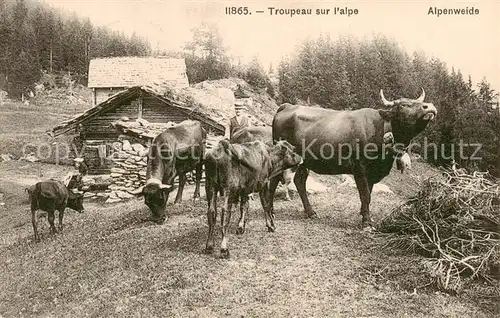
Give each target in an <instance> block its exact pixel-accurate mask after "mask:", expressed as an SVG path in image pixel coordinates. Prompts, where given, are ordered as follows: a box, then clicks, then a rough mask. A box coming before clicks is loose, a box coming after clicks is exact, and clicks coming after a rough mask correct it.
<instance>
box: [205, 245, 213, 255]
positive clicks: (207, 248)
mask: <svg viewBox="0 0 500 318" xmlns="http://www.w3.org/2000/svg"><path fill="white" fill-rule="evenodd" d="M213 252H214V247H213V246H208V247H205V249H204V250H203V253H204V254H213Z"/></svg>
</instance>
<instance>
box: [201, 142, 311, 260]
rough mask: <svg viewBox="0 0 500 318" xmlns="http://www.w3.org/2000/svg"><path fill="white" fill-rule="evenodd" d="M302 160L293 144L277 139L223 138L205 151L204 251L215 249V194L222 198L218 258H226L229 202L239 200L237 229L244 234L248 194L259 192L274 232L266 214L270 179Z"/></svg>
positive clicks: (270, 217) (270, 215) (271, 216)
mask: <svg viewBox="0 0 500 318" xmlns="http://www.w3.org/2000/svg"><path fill="white" fill-rule="evenodd" d="M301 162H302V158H301V157H300V156H299V155H297V154H296V153H295V152H294V151H293V147H292V146H291V145H290V144H289V143H288V142H286V141H279V142H277V143H276V144H275V145H272V144H269V143H268V144H265V143H264V142H262V141H260V140H256V141H253V142H247V143H243V144H231V143H229V141H227V140H222V141H220V142H219V144H218V145H217V147H216V148H214V149H213V150H212V151H210V152H208V153H207V156H206V159H205V169H206V183H205V187H206V193H207V201H208V211H207V217H208V227H209V230H208V238H207V244H206V248H205V253H212V252H213V248H214V229H215V223H216V220H217V206H216V204H217V193H220V195H221V197H222V201H223V207H222V213H221V224H222V242H221V246H220V249H221V257H222V258H229V250H228V248H227V230H228V227H229V224H230V222H231V209H232V205H233V204H234V203H238V201H240V212H241V217H240V220H239V222H238V231H237V232H238V233H243V232H244V230H245V222H246V218H245V215H246V213H247V212H248V206H249V204H248V195H249V194H250V193H254V192H259V194H260V201H261V204H262V207H263V209H264V216H265V219H266V226H267V229H268V231H270V232H274V230H275V226H274V216H273V215H272V214H271V213H269V212H270V209H269V207H270V204H269V197H270V196H269V191H268V189H269V187H268V183H269V179H271V178H274V177H276V176H278V175H279V174H280V173H282V172H283V170H285V169H287V168H290V167H294V166H297V165H298V164H300V163H301Z"/></svg>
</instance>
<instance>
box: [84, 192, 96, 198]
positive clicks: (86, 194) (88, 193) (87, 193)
mask: <svg viewBox="0 0 500 318" xmlns="http://www.w3.org/2000/svg"><path fill="white" fill-rule="evenodd" d="M96 196H97V194H95V193H93V192H85V193H84V194H83V198H84V199H90V198H94V197H96Z"/></svg>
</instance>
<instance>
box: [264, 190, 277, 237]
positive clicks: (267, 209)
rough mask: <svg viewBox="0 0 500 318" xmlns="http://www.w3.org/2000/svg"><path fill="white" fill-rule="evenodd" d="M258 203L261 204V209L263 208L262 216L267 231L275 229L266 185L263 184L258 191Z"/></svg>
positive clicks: (269, 195) (269, 194)
mask: <svg viewBox="0 0 500 318" xmlns="http://www.w3.org/2000/svg"><path fill="white" fill-rule="evenodd" d="M260 203H261V204H262V209H263V210H264V218H265V219H266V227H267V231H268V232H274V231H276V226H275V225H274V213H272V208H271V193H270V189H269V187H268V186H267V185H264V187H263V188H262V190H261V191H260Z"/></svg>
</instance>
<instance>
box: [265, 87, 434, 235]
mask: <svg viewBox="0 0 500 318" xmlns="http://www.w3.org/2000/svg"><path fill="white" fill-rule="evenodd" d="M380 96H381V98H382V101H383V103H384V105H385V106H388V107H390V109H383V110H376V109H371V108H363V109H359V110H352V111H350V110H345V111H338V110H330V109H323V108H313V107H306V106H298V105H291V104H283V105H281V106H280V108H279V109H278V111H277V113H276V115H275V116H274V119H273V139H274V140H280V139H283V140H287V141H288V142H290V143H291V144H292V145H294V146H295V147H296V151H297V153H298V154H300V155H301V156H302V157H303V159H304V163H303V164H302V165H301V166H299V167H298V169H297V172H296V174H295V177H294V183H295V185H296V186H297V190H298V192H299V195H300V198H301V200H302V203H303V205H304V209H305V213H306V214H307V215H308V216H309V217H317V214H316V212H315V211H314V210H313V209H312V207H311V204H310V203H309V199H308V197H307V192H306V180H307V176H308V174H309V170H312V171H314V172H316V173H319V174H327V175H333V174H352V175H353V176H354V180H355V182H356V186H357V189H358V192H359V196H360V200H361V215H362V226H363V228H364V229H372V219H371V217H370V210H369V205H370V200H371V191H372V188H373V185H374V184H375V183H377V182H379V181H381V180H382V179H383V178H384V177H385V176H387V175H388V174H389V172H390V170H391V168H392V166H393V163H394V159H395V158H396V156H397V153H398V152H396V151H395V149H400V150H402V151H404V149H405V148H406V147H407V146H408V145H409V143H410V141H411V140H412V139H413V138H414V137H415V136H416V135H417V134H419V133H420V132H421V131H423V130H424V129H425V127H426V126H427V124H428V122H429V121H430V120H433V119H434V117H435V116H436V114H437V110H436V108H435V107H434V105H433V104H432V103H424V98H425V91H424V90H423V89H422V94H421V96H420V97H419V98H418V99H408V98H400V99H397V100H394V101H388V100H386V99H385V97H384V94H383V91H382V90H380ZM387 136H391V137H392V139H393V142H392V143H390V145H387V144H386V143H385V142H384V139H385V137H387ZM385 146H388V147H385ZM276 186H277V181H273V182H271V185H270V195H271V205H272V196H273V194H274V191H275V189H276ZM271 209H272V207H271Z"/></svg>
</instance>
